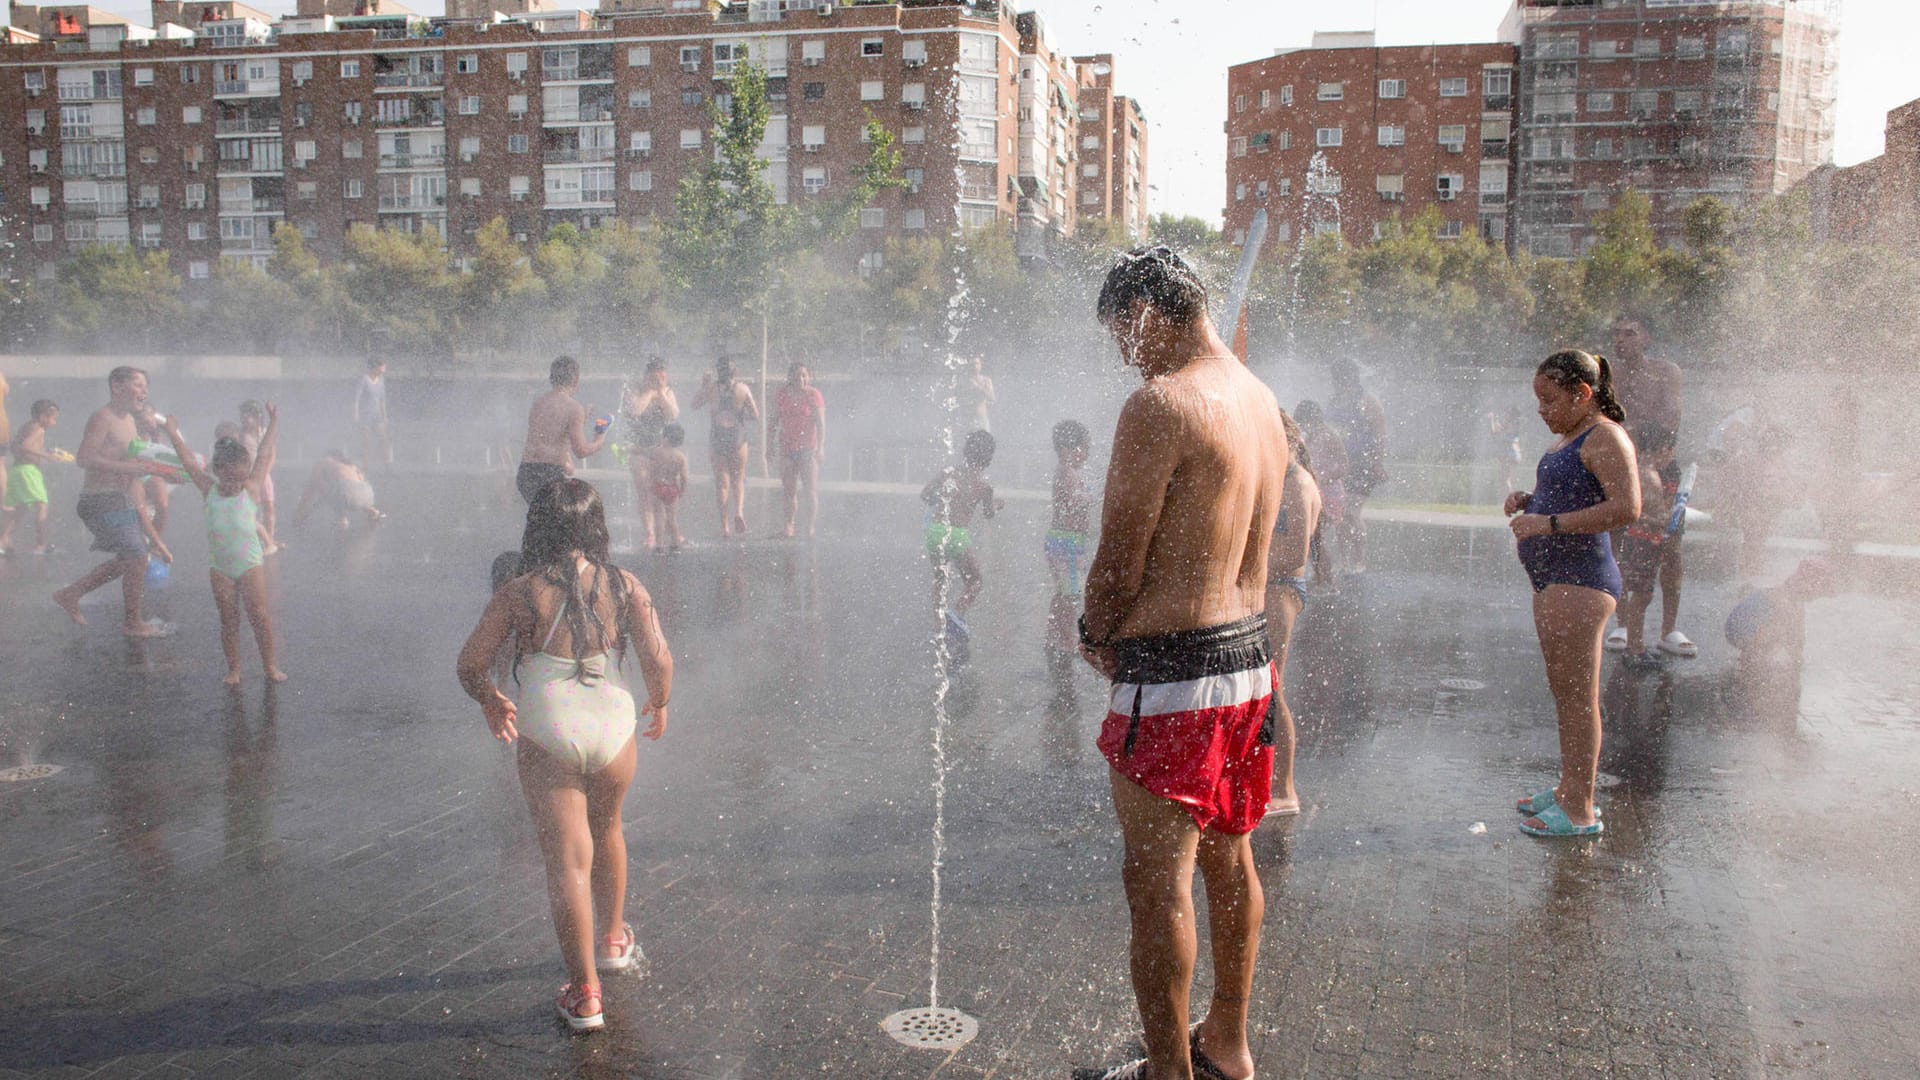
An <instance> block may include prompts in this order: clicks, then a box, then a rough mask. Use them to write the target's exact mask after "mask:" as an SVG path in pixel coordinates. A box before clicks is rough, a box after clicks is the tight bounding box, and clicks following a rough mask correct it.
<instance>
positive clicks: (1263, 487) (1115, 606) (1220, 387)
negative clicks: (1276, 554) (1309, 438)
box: [1087, 354, 1287, 639]
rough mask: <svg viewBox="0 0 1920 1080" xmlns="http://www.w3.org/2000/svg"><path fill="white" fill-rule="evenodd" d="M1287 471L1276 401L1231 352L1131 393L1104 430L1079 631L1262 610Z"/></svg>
mask: <svg viewBox="0 0 1920 1080" xmlns="http://www.w3.org/2000/svg"><path fill="white" fill-rule="evenodd" d="M1286 470H1287V451H1286V435H1285V432H1284V431H1283V430H1282V428H1281V426H1280V419H1279V405H1278V404H1277V403H1276V402H1275V401H1274V398H1273V393H1272V391H1270V390H1268V389H1267V388H1266V386H1265V385H1264V384H1262V383H1261V382H1260V381H1259V380H1258V379H1256V378H1254V377H1253V375H1252V374H1251V373H1250V372H1248V371H1247V369H1246V366H1245V365H1244V364H1242V363H1241V362H1240V361H1239V360H1238V359H1236V358H1235V357H1233V356H1232V355H1227V354H1222V355H1212V356H1201V357H1197V358H1195V359H1193V360H1191V361H1189V362H1188V363H1187V364H1186V365H1185V366H1184V367H1181V368H1179V369H1178V370H1175V371H1172V372H1169V373H1167V374H1164V375H1161V376H1159V377H1157V378H1153V379H1150V380H1149V381H1148V383H1147V385H1145V386H1143V387H1141V388H1140V389H1139V390H1136V391H1135V392H1134V394H1133V396H1132V397H1130V398H1129V399H1128V400H1127V404H1126V406H1125V407H1124V408H1123V409H1122V410H1121V413H1120V424H1119V427H1118V429H1117V430H1116V432H1115V435H1114V452H1113V460H1112V464H1111V466H1110V468H1109V470H1108V474H1107V487H1106V502H1105V507H1104V509H1103V512H1102V515H1101V528H1100V537H1101V543H1100V550H1099V554H1098V555H1097V556H1096V557H1095V559H1094V563H1093V567H1092V569H1091V571H1090V572H1089V574H1088V582H1087V623H1088V632H1089V634H1090V635H1091V636H1093V637H1095V638H1096V639H1113V638H1136V637H1148V636H1153V635H1158V634H1166V633H1171V632H1173V631H1177V630H1194V629H1201V628H1205V627H1211V626H1219V625H1222V624H1224V623H1229V622H1232V621H1234V620H1236V619H1243V618H1245V617H1247V616H1249V615H1252V614H1255V613H1257V612H1260V611H1264V610H1265V608H1266V583H1267V548H1268V545H1269V544H1270V543H1271V542H1272V537H1273V524H1274V519H1275V517H1276V516H1277V515H1278V514H1279V512H1280V499H1281V494H1282V491H1283V488H1284V486H1285V478H1286ZM1102 620H1105V621H1107V622H1108V625H1096V623H1097V622H1099V621H1102Z"/></svg>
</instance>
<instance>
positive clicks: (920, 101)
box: [900, 83, 927, 109]
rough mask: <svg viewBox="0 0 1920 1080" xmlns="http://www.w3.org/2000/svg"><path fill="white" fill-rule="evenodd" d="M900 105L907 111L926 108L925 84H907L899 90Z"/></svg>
mask: <svg viewBox="0 0 1920 1080" xmlns="http://www.w3.org/2000/svg"><path fill="white" fill-rule="evenodd" d="M900 103H901V104H902V105H905V106H906V107H907V108H909V109H924V108H926V107H927V84H926V83H908V84H907V85H905V86H903V87H901V88H900Z"/></svg>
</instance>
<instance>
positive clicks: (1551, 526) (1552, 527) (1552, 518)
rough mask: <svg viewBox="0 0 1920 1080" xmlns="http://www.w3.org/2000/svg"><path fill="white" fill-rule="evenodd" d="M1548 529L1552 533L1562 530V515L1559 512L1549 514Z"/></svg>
mask: <svg viewBox="0 0 1920 1080" xmlns="http://www.w3.org/2000/svg"><path fill="white" fill-rule="evenodd" d="M1547 531H1548V532H1550V533H1558V532H1559V531H1560V515H1559V514H1549V515H1547Z"/></svg>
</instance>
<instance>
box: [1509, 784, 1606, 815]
mask: <svg viewBox="0 0 1920 1080" xmlns="http://www.w3.org/2000/svg"><path fill="white" fill-rule="evenodd" d="M1556 805H1558V804H1557V803H1556V802H1555V801H1554V798H1553V789H1552V788H1548V789H1547V790H1545V791H1543V792H1541V793H1540V794H1538V795H1535V796H1533V797H1532V798H1530V799H1521V800H1520V801H1519V802H1516V803H1514V804H1513V808H1514V809H1515V810H1518V811H1520V812H1521V813H1522V814H1525V815H1526V816H1528V817H1533V816H1534V815H1535V814H1538V813H1540V811H1542V810H1545V809H1546V808H1547V807H1549V806H1556ZM1593 816H1594V817H1599V816H1600V807H1599V805H1598V804H1596V805H1595V806H1594V808H1593Z"/></svg>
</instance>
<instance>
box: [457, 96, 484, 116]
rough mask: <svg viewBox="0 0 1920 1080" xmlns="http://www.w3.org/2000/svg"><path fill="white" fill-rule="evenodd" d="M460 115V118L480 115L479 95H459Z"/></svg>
mask: <svg viewBox="0 0 1920 1080" xmlns="http://www.w3.org/2000/svg"><path fill="white" fill-rule="evenodd" d="M460 115H461V116H479V115H480V95H479V94H461V95H460Z"/></svg>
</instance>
